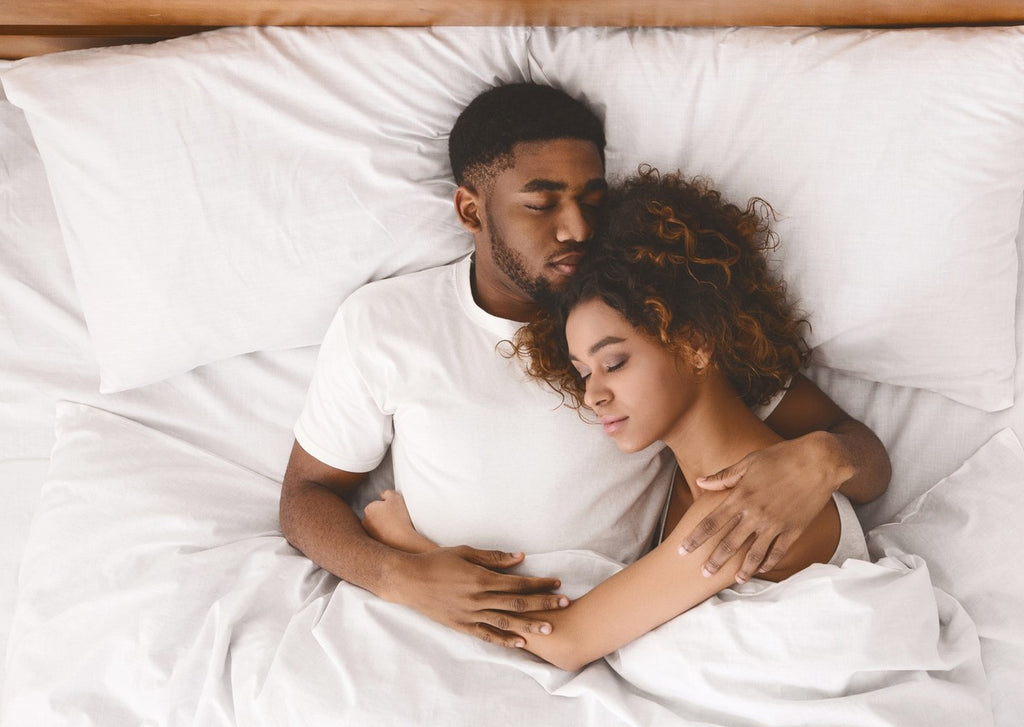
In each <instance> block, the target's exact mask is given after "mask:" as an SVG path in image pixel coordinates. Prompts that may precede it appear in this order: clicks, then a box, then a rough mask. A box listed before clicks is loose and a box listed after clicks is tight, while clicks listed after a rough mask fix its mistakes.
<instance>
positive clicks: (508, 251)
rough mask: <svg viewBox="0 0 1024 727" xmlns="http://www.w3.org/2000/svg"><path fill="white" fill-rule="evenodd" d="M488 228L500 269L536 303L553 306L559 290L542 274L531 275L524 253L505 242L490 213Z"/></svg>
mask: <svg viewBox="0 0 1024 727" xmlns="http://www.w3.org/2000/svg"><path fill="white" fill-rule="evenodd" d="M487 228H488V229H489V230H490V240H491V255H492V256H493V257H494V264H495V265H496V266H497V267H498V269H499V270H501V272H503V273H504V274H505V276H506V277H507V278H508V279H509V280H510V281H511V282H512V284H513V285H515V286H516V287H517V288H519V290H521V291H522V292H523V293H525V294H526V295H527V297H529V298H530V300H532V301H533V302H534V303H536V304H537V305H539V306H542V307H545V308H548V307H551V306H552V305H553V304H554V302H555V298H556V296H557V291H555V289H554V288H552V287H551V283H550V281H548V280H546V279H545V278H543V277H540V276H536V277H531V276H530V274H529V273H528V272H527V271H526V261H525V259H524V258H523V256H522V254H521V253H520V252H519V251H518V250H514V249H512V247H510V246H509V245H508V243H506V242H505V238H504V236H503V235H502V234H501V228H500V227H498V225H496V224H495V222H494V219H493V218H492V217H491V216H490V215H487Z"/></svg>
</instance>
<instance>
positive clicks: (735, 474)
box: [697, 455, 750, 490]
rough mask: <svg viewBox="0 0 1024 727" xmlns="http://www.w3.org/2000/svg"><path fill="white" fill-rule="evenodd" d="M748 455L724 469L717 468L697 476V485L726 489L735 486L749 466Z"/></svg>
mask: <svg viewBox="0 0 1024 727" xmlns="http://www.w3.org/2000/svg"><path fill="white" fill-rule="evenodd" d="M749 460H750V455H747V456H746V457H744V458H743V459H741V460H740V461H739V462H737V463H736V464H734V465H731V466H729V467H726V468H725V469H724V470H719V471H718V472H716V473H715V474H713V475H708V476H707V477H698V478H697V487H699V488H701V489H702V490H728V489H729V488H730V487H735V486H736V485H737V484H739V481H740V480H742V479H743V475H745V474H746V472H747V467H748V466H749Z"/></svg>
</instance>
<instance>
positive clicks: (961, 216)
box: [530, 28, 1024, 411]
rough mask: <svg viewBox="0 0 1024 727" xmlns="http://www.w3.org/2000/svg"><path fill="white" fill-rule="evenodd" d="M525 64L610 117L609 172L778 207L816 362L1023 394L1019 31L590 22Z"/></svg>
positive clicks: (990, 392)
mask: <svg viewBox="0 0 1024 727" xmlns="http://www.w3.org/2000/svg"><path fill="white" fill-rule="evenodd" d="M530 58H531V64H532V65H531V68H532V72H533V75H534V77H535V78H537V79H541V80H542V79H547V80H549V81H551V82H552V83H555V84H558V85H560V86H562V87H563V88H565V89H566V90H568V91H569V92H570V93H573V94H577V95H580V96H581V97H584V98H586V99H587V100H589V101H590V103H591V104H593V105H594V106H596V107H598V108H600V109H602V110H603V111H604V113H605V115H606V130H607V134H608V167H609V173H611V174H615V173H619V174H623V173H626V174H628V173H632V172H633V171H635V170H636V167H637V165H638V164H639V163H640V162H647V163H650V164H653V165H654V166H656V167H658V168H660V169H662V170H673V169H676V168H681V169H682V170H683V171H684V172H685V173H686V174H689V175H704V176H708V177H710V178H711V179H712V180H713V182H714V183H715V185H716V186H717V187H718V188H719V189H720V190H721V191H722V192H723V194H724V195H725V196H726V197H727V198H728V199H730V200H731V201H733V202H736V203H740V204H742V203H744V202H746V200H748V199H749V198H751V197H753V196H760V197H763V198H764V199H766V200H767V201H768V202H769V203H770V204H771V205H772V206H773V207H774V209H775V211H776V212H777V213H778V215H779V217H780V219H779V220H778V223H777V224H776V225H775V228H776V230H777V232H778V233H779V235H780V238H781V242H782V244H781V247H780V249H779V252H778V254H777V256H776V258H777V260H778V262H779V264H780V270H781V273H782V275H783V276H784V277H785V279H786V280H787V281H788V283H789V286H790V290H791V292H792V293H794V295H795V297H796V298H797V299H798V300H799V302H800V304H801V307H802V308H803V310H804V311H806V312H807V313H809V314H810V315H809V320H810V321H811V324H812V326H813V330H812V332H811V335H810V337H809V343H811V345H812V346H813V347H815V358H814V360H815V362H816V363H817V364H820V365H823V366H827V367H830V368H833V369H836V370H839V371H842V372H844V373H847V374H852V375H854V376H857V377H859V378H863V379H868V380H872V381H882V382H885V383H890V384H897V385H902V386H913V387H918V388H924V389H931V390H933V391H937V392H939V393H941V394H944V395H946V396H948V397H950V398H953V399H955V400H957V401H959V402H961V403H965V404H969V405H971V406H975V407H978V408H981V409H985V410H988V411H996V410H999V409H1003V408H1006V407H1009V406H1010V405H1011V404H1012V403H1013V370H1014V365H1015V361H1016V352H1015V349H1014V301H1015V295H1016V289H1017V264H1016V248H1015V245H1014V238H1015V235H1016V232H1017V228H1018V225H1019V213H1020V209H1021V200H1022V194H1024V154H1022V153H1021V150H1022V149H1024V93H1021V88H1022V84H1024V29H1022V28H942V29H914V30H865V29H861V30H852V29H851V30H839V29H831V30H824V31H823V30H816V29H807V28H743V29H693V30H687V31H680V32H676V31H664V30H662V31H658V30H654V31H638V30H617V29H605V28H597V29H594V28H579V29H574V30H571V31H564V30H549V31H545V32H539V31H538V32H537V33H535V35H534V37H533V38H531V41H530Z"/></svg>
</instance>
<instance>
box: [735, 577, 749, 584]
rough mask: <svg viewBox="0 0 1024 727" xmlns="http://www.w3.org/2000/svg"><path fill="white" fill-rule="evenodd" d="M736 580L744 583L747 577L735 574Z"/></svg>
mask: <svg viewBox="0 0 1024 727" xmlns="http://www.w3.org/2000/svg"><path fill="white" fill-rule="evenodd" d="M736 582H737V583H746V582H747V578H746V576H741V575H737V576H736Z"/></svg>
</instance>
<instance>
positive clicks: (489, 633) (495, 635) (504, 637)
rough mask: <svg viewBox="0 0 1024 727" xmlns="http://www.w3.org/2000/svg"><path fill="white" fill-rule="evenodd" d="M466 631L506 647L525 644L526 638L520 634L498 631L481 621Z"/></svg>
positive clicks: (518, 646) (513, 647)
mask: <svg viewBox="0 0 1024 727" xmlns="http://www.w3.org/2000/svg"><path fill="white" fill-rule="evenodd" d="M468 633H469V634H470V635H471V636H476V637H477V638H478V639H480V640H481V641H486V642H487V643H488V644H497V645H498V646H504V647H506V648H508V649H521V648H523V647H524V646H526V640H525V639H524V638H523V637H522V636H520V635H518V634H514V633H511V632H508V631H499V630H497V629H495V628H494V627H493V626H489V625H487V624H483V623H478V624H475V625H474V626H473V627H471V628H470V629H469V630H468Z"/></svg>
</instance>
